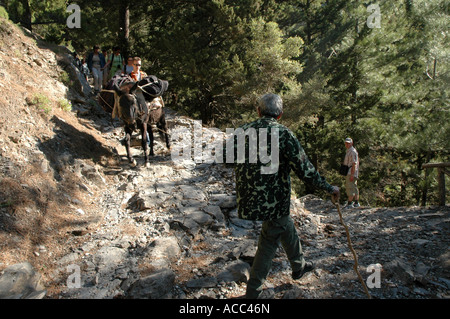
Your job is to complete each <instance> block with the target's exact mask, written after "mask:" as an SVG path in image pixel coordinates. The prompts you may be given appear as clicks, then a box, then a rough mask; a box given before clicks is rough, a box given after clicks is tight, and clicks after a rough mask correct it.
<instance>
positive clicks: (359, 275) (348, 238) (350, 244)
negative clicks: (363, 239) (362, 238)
mask: <svg viewBox="0 0 450 319" xmlns="http://www.w3.org/2000/svg"><path fill="white" fill-rule="evenodd" d="M333 203H334V205H335V206H336V208H337V211H338V213H339V219H340V220H341V224H342V226H344V228H345V233H346V234H347V243H348V247H349V248H350V250H351V252H352V254H353V260H354V261H355V263H354V265H353V269H354V270H355V272H356V274H357V275H358V278H359V281H361V284H362V286H363V288H364V291H365V292H366V295H367V297H369V299H372V296H371V295H370V293H369V290H368V289H367V286H366V283H365V282H364V280H363V278H362V277H361V274H360V273H359V270H358V256H356V252H355V250H354V249H353V245H352V241H351V240H350V232H349V231H348V227H347V225H346V224H345V223H344V220H343V218H342V213H341V208H340V206H339V202H337V201H335V200H334V198H333Z"/></svg>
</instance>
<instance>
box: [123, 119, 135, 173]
mask: <svg viewBox="0 0 450 319" xmlns="http://www.w3.org/2000/svg"><path fill="white" fill-rule="evenodd" d="M132 133H133V131H132V130H131V129H129V128H128V127H125V149H126V150H127V158H128V162H130V164H131V166H132V167H135V166H136V165H137V163H136V160H135V159H134V158H133V157H132V156H131V135H132Z"/></svg>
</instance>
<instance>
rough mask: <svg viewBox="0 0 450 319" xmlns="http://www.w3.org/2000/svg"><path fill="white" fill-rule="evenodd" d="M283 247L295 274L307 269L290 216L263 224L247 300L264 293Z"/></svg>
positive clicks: (248, 284) (251, 272)
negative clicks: (274, 259)
mask: <svg viewBox="0 0 450 319" xmlns="http://www.w3.org/2000/svg"><path fill="white" fill-rule="evenodd" d="M280 242H281V245H282V246H283V249H284V251H285V252H286V255H287V257H288V259H289V262H290V264H291V268H292V271H293V272H296V271H299V270H302V269H303V268H304V267H305V260H304V258H303V252H302V246H301V243H300V239H299V237H298V235H297V230H296V229H295V226H294V223H293V221H292V219H291V217H290V216H289V215H286V216H283V217H281V218H279V219H275V220H267V221H264V222H263V224H262V229H261V234H260V235H259V241H258V249H257V251H256V255H255V259H254V260H253V265H252V268H251V271H250V279H249V280H248V282H247V293H246V298H250V299H256V298H258V296H259V295H260V294H261V292H262V285H263V283H264V281H265V279H266V277H267V275H268V274H269V271H270V268H271V266H272V260H273V258H274V257H275V254H276V251H277V249H278V247H279V244H280Z"/></svg>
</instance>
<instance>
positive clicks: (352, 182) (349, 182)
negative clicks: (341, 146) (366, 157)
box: [344, 137, 360, 208]
mask: <svg viewBox="0 0 450 319" xmlns="http://www.w3.org/2000/svg"><path fill="white" fill-rule="evenodd" d="M344 143H345V148H346V149H347V152H346V153H345V158H344V165H347V166H348V173H347V176H345V191H346V193H347V203H345V204H344V208H351V207H359V206H360V205H359V190H358V173H359V156H358V151H357V150H356V148H355V147H354V146H353V140H352V139H351V138H350V137H347V138H346V139H345V141H344Z"/></svg>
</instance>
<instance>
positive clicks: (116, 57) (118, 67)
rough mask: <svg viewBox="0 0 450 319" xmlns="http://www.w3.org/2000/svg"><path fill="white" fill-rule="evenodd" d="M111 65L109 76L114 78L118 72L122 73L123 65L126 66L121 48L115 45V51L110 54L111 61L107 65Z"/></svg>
mask: <svg viewBox="0 0 450 319" xmlns="http://www.w3.org/2000/svg"><path fill="white" fill-rule="evenodd" d="M106 66H107V67H110V71H109V77H110V78H112V77H113V76H114V75H116V74H117V73H119V72H120V73H119V74H121V73H122V72H123V67H124V66H125V61H124V59H123V56H122V54H120V48H119V47H115V48H114V50H113V53H112V54H111V55H110V56H109V61H108V63H107V65H106Z"/></svg>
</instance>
